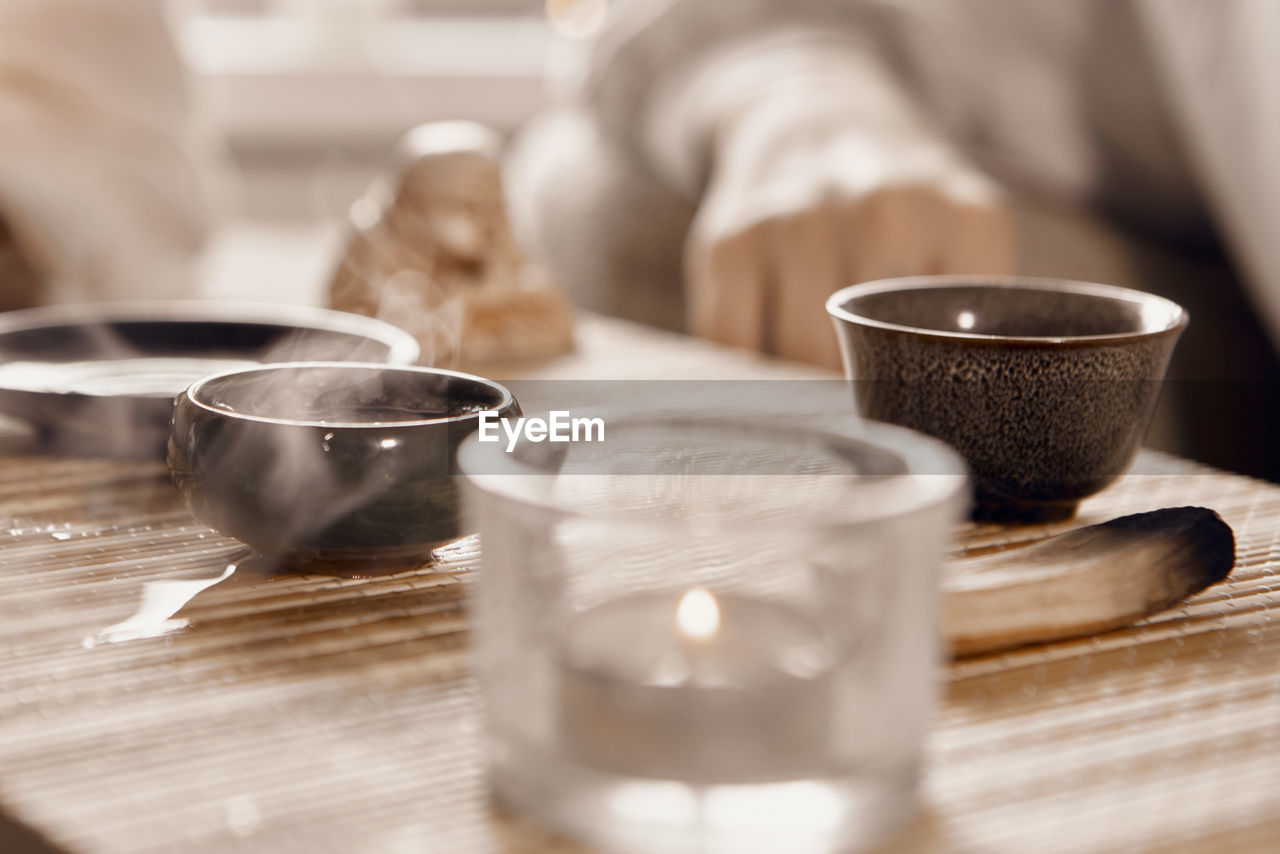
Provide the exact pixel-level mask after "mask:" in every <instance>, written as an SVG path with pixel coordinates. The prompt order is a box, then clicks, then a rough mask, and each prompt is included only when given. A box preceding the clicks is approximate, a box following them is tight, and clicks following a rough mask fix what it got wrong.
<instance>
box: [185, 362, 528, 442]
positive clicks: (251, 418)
mask: <svg viewBox="0 0 1280 854" xmlns="http://www.w3.org/2000/svg"><path fill="white" fill-rule="evenodd" d="M298 368H305V369H310V368H344V369H345V368H359V369H364V370H374V371H381V372H384V373H415V374H425V375H429V376H435V377H451V378H453V379H457V380H462V381H465V382H470V383H474V384H476V385H479V386H482V387H484V388H486V389H489V390H491V391H494V392H497V393H498V394H499V395H500V396H501V399H500V400H498V401H497V402H496V403H495V404H494V405H493V406H492V407H490V409H492V410H495V411H501V410H504V409H506V408H507V407H509V406H511V405H512V404H513V403H515V396H514V395H512V393H511V391H510V390H509V389H508V388H507V387H506V386H504V385H502V384H501V383H497V382H494V381H493V380H490V379H485V378H484V377H480V376H476V375H475V374H466V373H463V372H461V371H450V370H447V369H445V368H428V367H422V366H420V365H387V364H383V363H380V362H269V363H267V364H262V365H253V366H251V367H247V368H233V369H231V370H227V371H220V372H218V373H216V374H210V375H209V376H207V377H202V378H201V379H199V380H197V381H196V382H194V383H192V384H191V385H190V386H189V387H188V388H187V389H186V391H184V392H182V395H181V397H184V398H186V399H187V401H188V402H189V403H191V405H193V406H195V407H197V408H198V409H200V410H201V411H203V412H207V413H210V414H212V415H217V416H220V417H222V418H228V419H231V420H234V421H243V422H252V423H257V424H278V425H281V426H286V427H309V428H323V429H326V430H334V429H337V430H386V429H387V428H389V427H395V428H400V427H427V426H431V425H435V424H448V423H456V422H463V421H467V420H469V419H476V420H478V419H479V417H480V412H479V411H473V412H463V413H459V414H457V415H441V416H438V417H435V418H406V419H404V420H394V421H321V420H316V419H306V418H274V417H271V416H268V415H254V414H253V413H247V412H240V411H237V410H231V409H222V408H221V407H218V406H214V405H211V404H210V403H208V402H207V401H204V400H201V399H200V397H199V394H200V392H201V391H203V390H204V389H205V387H206V386H207V385H208V384H210V383H213V382H215V381H217V380H223V379H226V378H227V377H233V376H240V375H244V374H255V373H269V372H275V371H281V370H286V369H298Z"/></svg>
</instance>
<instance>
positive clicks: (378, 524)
mask: <svg viewBox="0 0 1280 854" xmlns="http://www.w3.org/2000/svg"><path fill="white" fill-rule="evenodd" d="M481 409H493V410H496V411H498V412H499V413H500V414H502V415H504V416H507V415H513V414H517V413H518V412H519V407H518V406H517V404H516V402H515V400H514V399H513V398H512V397H511V395H510V393H509V392H507V391H506V389H504V388H502V387H501V386H499V385H497V384H496V383H491V382H489V381H487V380H483V379H481V378H479V377H472V376H469V375H466V374H457V373H453V372H450V371H440V370H435V369H431V368H410V367H389V366H381V365H370V364H338V363H313V364H301V363H299V364H285V365H270V366H260V367H257V368H252V369H248V370H244V371H235V372H231V373H227V374H220V375H216V376H214V377H210V378H206V379H205V380H203V381H201V382H200V383H197V384H196V385H194V386H192V387H191V388H190V389H188V390H187V391H186V392H185V393H183V394H182V395H180V396H179V398H178V400H177V404H176V407H175V409H174V420H173V432H172V436H171V439H170V443H169V466H170V469H171V471H172V472H173V477H174V482H175V483H176V484H177V486H178V489H179V491H180V492H181V494H182V497H183V500H184V501H185V502H186V504H187V507H188V508H189V509H190V510H191V512H192V514H193V515H194V516H195V517H196V518H197V519H198V520H200V521H201V522H204V523H205V524H206V525H208V526H209V527H211V528H213V529H215V530H218V531H221V532H222V533H225V534H229V535H230V536H233V537H235V538H236V539H239V540H241V541H242V542H244V543H246V544H248V545H250V546H253V547H254V548H256V549H259V550H260V551H262V552H265V553H268V554H274V555H282V556H286V557H290V558H299V559H302V558H322V559H327V560H342V561H348V560H349V561H367V560H379V559H388V558H397V557H412V556H423V555H426V554H428V553H429V552H430V551H431V549H432V548H434V547H436V546H438V545H441V544H443V543H447V542H449V541H451V540H454V539H457V538H458V537H460V536H462V535H463V534H464V533H465V532H464V531H463V530H462V528H461V524H460V522H459V509H458V494H457V489H456V486H455V481H454V474H453V464H454V452H455V450H456V448H457V445H458V444H459V443H460V442H461V441H462V440H463V439H464V438H465V437H466V436H468V435H469V434H470V433H471V432H473V431H474V430H475V429H476V426H477V423H478V412H479V411H480V410H481Z"/></svg>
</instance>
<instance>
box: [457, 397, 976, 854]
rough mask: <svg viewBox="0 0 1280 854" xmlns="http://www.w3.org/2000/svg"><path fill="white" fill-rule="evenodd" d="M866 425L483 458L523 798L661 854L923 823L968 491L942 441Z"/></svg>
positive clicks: (603, 842) (474, 482)
mask: <svg viewBox="0 0 1280 854" xmlns="http://www.w3.org/2000/svg"><path fill="white" fill-rule="evenodd" d="M847 422H848V419H839V420H836V421H833V422H829V423H827V422H816V421H811V420H808V419H804V420H803V423H802V422H801V419H798V418H797V419H793V420H792V421H790V422H787V423H781V422H779V421H778V420H776V419H773V420H756V419H747V418H739V417H726V416H688V417H685V416H675V415H672V416H644V417H639V416H637V417H621V416H620V417H617V418H614V419H612V420H609V421H608V422H607V424H606V425H605V432H606V435H605V438H604V441H596V442H593V443H590V444H588V443H586V442H573V443H569V444H562V445H559V446H553V445H550V444H548V443H536V444H535V443H531V442H528V441H524V442H521V443H519V444H517V445H516V447H515V448H514V450H513V451H512V452H511V453H506V452H505V451H504V450H503V448H502V447H501V446H498V445H495V444H491V443H485V442H481V441H479V438H478V437H476V438H473V439H471V440H469V441H468V442H466V443H464V445H463V446H462V448H461V449H460V450H459V457H458V462H459V468H460V471H461V473H462V474H463V476H464V478H465V481H464V482H465V486H466V491H465V494H464V495H465V498H466V507H467V510H468V518H470V519H472V520H473V521H472V527H474V528H476V530H477V531H478V532H479V533H480V536H481V553H482V563H483V571H482V573H481V576H480V581H479V584H478V591H477V593H476V601H475V603H474V608H473V614H474V618H475V621H476V622H475V638H476V646H477V653H478V657H477V665H478V675H479V679H480V685H481V689H482V693H483V696H484V700H485V704H486V709H487V722H488V745H489V760H490V766H491V777H490V779H491V781H492V784H493V787H494V793H495V795H496V797H497V798H498V799H499V800H500V801H501V802H503V803H504V804H505V805H507V806H509V807H512V808H515V809H518V810H521V811H524V812H526V813H528V814H530V815H532V816H534V817H535V818H538V819H541V820H542V821H543V822H545V823H547V824H549V825H551V826H552V827H554V828H557V829H559V830H561V831H563V832H566V833H568V834H570V835H573V836H576V837H578V838H580V839H582V840H584V841H586V842H587V843H588V844H590V845H593V846H597V847H599V848H601V849H602V850H605V851H626V852H642V854H643V853H644V852H662V854H703V853H704V852H708V854H709V852H743V854H751V853H752V852H774V851H788V852H792V854H826V852H835V851H842V852H843V851H849V850H852V849H853V848H856V847H859V846H861V845H865V844H870V843H871V842H872V841H874V840H875V839H878V838H881V837H882V836H883V835H884V834H885V833H887V832H888V831H889V830H890V829H892V828H893V827H896V826H897V825H898V824H899V823H901V822H902V821H904V820H905V819H906V818H907V817H908V816H909V815H910V814H911V813H912V810H913V807H914V803H915V791H916V785H917V778H918V774H919V770H920V760H921V746H922V743H923V739H924V735H925V732H926V729H927V726H928V722H929V719H930V715H931V712H932V708H933V701H934V693H935V681H936V672H937V671H936V668H937V664H938V661H939V659H940V650H939V641H938V628H937V589H938V570H939V566H940V562H941V558H942V555H943V553H944V550H945V548H946V547H947V545H948V543H949V542H950V536H951V526H952V523H953V522H954V521H955V520H956V519H957V518H958V517H959V516H960V515H961V514H962V512H963V508H964V506H965V503H966V502H967V500H968V489H967V478H966V476H965V474H964V466H963V463H962V462H961V461H960V459H959V458H958V457H957V456H956V455H955V454H954V453H953V452H952V451H951V450H950V449H948V448H947V447H946V446H944V445H943V444H942V443H940V442H937V441H935V440H932V439H930V438H928V437H925V436H921V435H919V434H916V433H913V432H911V431H908V430H904V429H902V428H897V427H891V426H888V425H857V424H855V425H850V424H849V423H847ZM851 431H852V432H851Z"/></svg>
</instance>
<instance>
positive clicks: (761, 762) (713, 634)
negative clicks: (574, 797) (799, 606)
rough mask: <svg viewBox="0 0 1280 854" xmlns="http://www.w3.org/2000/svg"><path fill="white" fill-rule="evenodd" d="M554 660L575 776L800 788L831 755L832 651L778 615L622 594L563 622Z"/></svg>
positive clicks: (727, 603) (698, 593)
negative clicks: (794, 780)
mask: <svg viewBox="0 0 1280 854" xmlns="http://www.w3.org/2000/svg"><path fill="white" fill-rule="evenodd" d="M561 653H562V654H561V658H560V662H559V675H560V686H559V699H560V732H561V737H562V740H563V743H564V746H565V747H566V749H567V751H568V752H569V753H570V754H571V755H573V756H574V757H575V759H577V760H578V761H579V762H581V763H582V764H584V765H587V766H590V767H593V768H596V769H599V770H602V771H608V772H612V773H617V774H626V775H633V776H641V777H657V778H664V779H675V780H686V781H691V782H725V783H729V782H734V783H737V782H750V781H754V780H778V779H787V778H790V777H798V776H806V775H808V774H811V773H813V772H814V769H815V768H820V767H821V766H822V764H823V761H824V759H825V757H826V754H827V752H828V750H829V734H830V729H831V723H830V708H831V696H830V693H831V684H830V683H831V667H832V660H831V652H830V648H829V646H828V644H827V643H826V642H825V641H824V639H823V638H822V636H821V635H820V634H819V633H818V632H817V631H816V630H815V629H814V628H813V627H812V625H811V624H810V622H809V621H808V620H806V619H805V617H804V616H803V615H802V614H800V613H799V612H797V611H795V610H793V609H791V608H789V607H786V606H784V605H780V604H777V603H772V602H765V601H761V600H758V599H752V598H748V597H743V596H736V595H719V596H717V595H713V594H712V593H710V592H708V591H706V590H702V589H700V588H694V589H692V590H689V591H686V592H685V593H684V594H683V595H673V594H670V593H638V594H631V595H628V596H624V597H621V598H619V599H616V600H613V601H610V602H606V603H604V604H602V605H599V606H597V607H595V608H592V609H590V610H588V611H586V612H585V613H582V614H580V615H578V616H577V617H575V618H574V619H572V620H571V621H570V622H569V624H568V626H567V629H566V632H565V636H564V643H563V646H562V650H561Z"/></svg>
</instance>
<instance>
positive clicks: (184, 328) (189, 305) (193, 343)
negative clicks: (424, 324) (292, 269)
mask: <svg viewBox="0 0 1280 854" xmlns="http://www.w3.org/2000/svg"><path fill="white" fill-rule="evenodd" d="M417 357H418V345H417V343H416V342H415V341H414V339H413V336H411V335H409V333H407V332H405V331H403V330H401V329H398V328H396V327H394V326H392V325H391V324H389V323H384V322H382V321H380V320H375V319H374V318H371V317H362V316H359V315H354V314H348V313H345V312H339V311H329V310H326V309H319V308H311V307H308V306H296V305H273V304H269V303H224V302H215V301H159V302H122V303H111V304H101V305H60V306H48V307H45V308H36V309H29V310H24V311H15V312H10V313H7V314H4V315H0V412H4V413H6V414H8V415H12V416H15V417H17V418H20V419H22V420H23V421H26V422H27V423H29V424H31V425H32V426H33V427H34V428H36V430H37V431H38V432H39V433H40V435H41V438H42V440H43V442H42V444H43V446H44V448H45V449H46V450H49V451H52V452H53V453H57V454H67V455H93V456H112V457H135V458H137V457H142V458H146V457H149V458H153V459H162V458H163V457H164V452H165V443H166V441H167V440H168V438H169V419H170V416H171V415H172V414H173V398H174V395H177V394H178V393H180V392H181V391H182V390H183V389H184V388H186V387H187V386H188V385H190V384H191V383H192V382H194V381H195V380H197V379H199V378H200V377H203V376H206V375H208V374H212V373H216V372H219V371H223V370H226V369H227V368H229V367H231V366H232V365H233V364H236V363H240V364H245V363H253V362H291V361H299V360H303V359H324V360H331V361H332V360H343V361H346V360H351V361H361V362H388V363H393V364H407V363H412V362H413V361H415V360H416V359H417Z"/></svg>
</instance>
